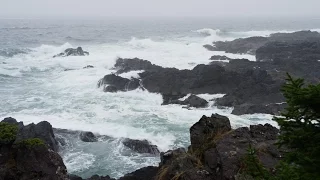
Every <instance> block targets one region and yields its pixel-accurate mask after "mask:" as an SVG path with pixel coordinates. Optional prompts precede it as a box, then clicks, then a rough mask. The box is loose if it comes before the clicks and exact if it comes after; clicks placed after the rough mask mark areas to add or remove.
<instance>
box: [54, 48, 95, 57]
mask: <svg viewBox="0 0 320 180" xmlns="http://www.w3.org/2000/svg"><path fill="white" fill-rule="evenodd" d="M86 55H89V52H87V51H83V50H82V47H78V48H76V49H73V48H68V49H66V50H65V51H64V52H62V53H60V54H57V55H54V56H53V58H55V57H66V56H86Z"/></svg>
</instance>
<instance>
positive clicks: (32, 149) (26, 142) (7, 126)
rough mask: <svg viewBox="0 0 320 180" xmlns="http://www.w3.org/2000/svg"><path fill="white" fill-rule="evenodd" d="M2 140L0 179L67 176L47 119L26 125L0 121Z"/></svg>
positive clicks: (61, 178) (59, 178) (45, 179)
mask: <svg viewBox="0 0 320 180" xmlns="http://www.w3.org/2000/svg"><path fill="white" fill-rule="evenodd" d="M0 139H1V141H0V142H1V143H0V179H10V180H11V179H12V180H30V179H40V180H65V179H68V175H67V169H66V167H65V165H64V163H63V161H62V158H61V157H60V155H59V154H58V153H57V152H55V150H57V147H58V146H57V144H56V141H55V138H54V134H53V132H52V127H51V125H50V124H49V123H48V122H41V123H39V124H36V125H35V124H30V125H27V126H24V125H23V123H18V122H17V121H16V120H15V119H13V118H6V119H4V120H3V121H2V122H0Z"/></svg>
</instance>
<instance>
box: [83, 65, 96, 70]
mask: <svg viewBox="0 0 320 180" xmlns="http://www.w3.org/2000/svg"><path fill="white" fill-rule="evenodd" d="M91 68H94V66H92V65H87V66H85V67H83V69H91Z"/></svg>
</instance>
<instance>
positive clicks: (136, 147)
mask: <svg viewBox="0 0 320 180" xmlns="http://www.w3.org/2000/svg"><path fill="white" fill-rule="evenodd" d="M122 143H123V145H125V146H126V147H128V148H130V149H131V150H133V151H135V152H138V153H148V154H153V155H157V154H159V153H160V152H159V150H158V147H157V146H156V145H152V144H150V142H149V141H147V140H134V139H129V138H126V139H124V140H123V141H122Z"/></svg>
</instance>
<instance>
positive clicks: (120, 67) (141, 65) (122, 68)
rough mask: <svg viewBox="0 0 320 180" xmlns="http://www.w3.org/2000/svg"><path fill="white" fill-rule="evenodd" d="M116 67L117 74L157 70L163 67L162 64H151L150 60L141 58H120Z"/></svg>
mask: <svg viewBox="0 0 320 180" xmlns="http://www.w3.org/2000/svg"><path fill="white" fill-rule="evenodd" d="M114 67H115V69H117V74H121V73H125V72H129V71H138V70H147V71H157V70H159V69H161V68H162V67H161V66H157V65H154V64H151V62H150V61H147V60H143V59H139V58H133V59H123V58H118V59H117V61H116V64H115V65H114Z"/></svg>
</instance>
